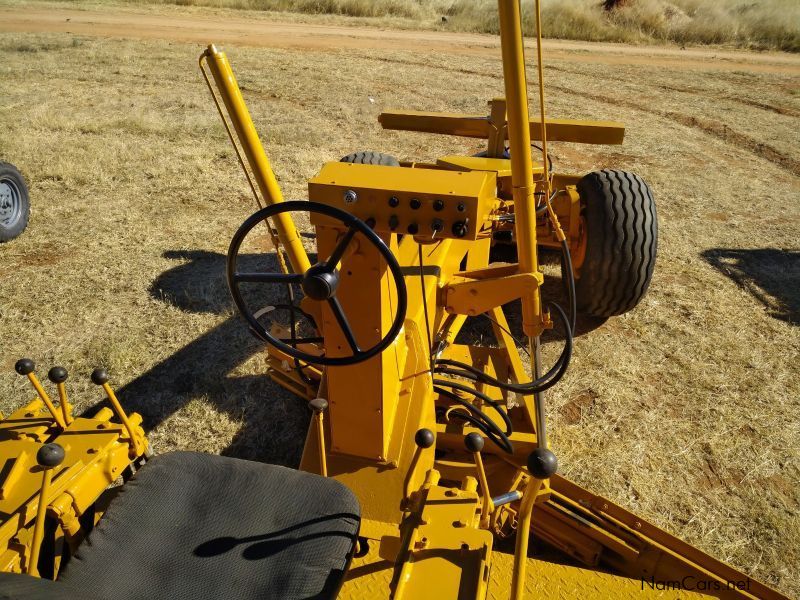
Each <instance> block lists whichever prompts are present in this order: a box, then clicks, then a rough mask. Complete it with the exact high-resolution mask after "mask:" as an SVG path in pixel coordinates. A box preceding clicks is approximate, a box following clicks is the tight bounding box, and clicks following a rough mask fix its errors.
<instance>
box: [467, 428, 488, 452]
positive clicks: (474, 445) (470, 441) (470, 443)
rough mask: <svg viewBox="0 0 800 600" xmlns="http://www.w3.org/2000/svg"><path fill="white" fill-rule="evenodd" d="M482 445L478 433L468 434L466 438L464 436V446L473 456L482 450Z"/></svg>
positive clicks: (482, 442)
mask: <svg viewBox="0 0 800 600" xmlns="http://www.w3.org/2000/svg"><path fill="white" fill-rule="evenodd" d="M483 444H484V441H483V437H481V434H480V433H475V432H474V431H473V432H472V433H468V434H467V435H466V436H464V446H465V447H466V448H467V450H468V451H469V452H472V453H473V454H474V453H476V452H480V451H481V450H483Z"/></svg>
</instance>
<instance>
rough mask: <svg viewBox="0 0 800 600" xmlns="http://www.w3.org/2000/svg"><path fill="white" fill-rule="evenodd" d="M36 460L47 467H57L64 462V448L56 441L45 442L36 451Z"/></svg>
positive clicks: (41, 465) (43, 466)
mask: <svg viewBox="0 0 800 600" xmlns="http://www.w3.org/2000/svg"><path fill="white" fill-rule="evenodd" d="M36 462H37V463H38V464H39V466H40V467H42V468H45V469H52V468H53V467H57V466H58V465H60V464H61V463H62V462H64V448H62V447H61V446H60V445H59V444H56V443H55V442H50V443H49V444H45V445H44V446H42V447H41V448H39V451H38V452H37V453H36Z"/></svg>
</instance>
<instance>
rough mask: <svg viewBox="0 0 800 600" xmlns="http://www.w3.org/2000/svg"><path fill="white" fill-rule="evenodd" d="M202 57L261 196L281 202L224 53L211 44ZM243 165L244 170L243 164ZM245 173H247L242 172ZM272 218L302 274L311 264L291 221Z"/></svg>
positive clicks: (285, 216) (284, 215)
mask: <svg viewBox="0 0 800 600" xmlns="http://www.w3.org/2000/svg"><path fill="white" fill-rule="evenodd" d="M203 58H206V59H207V60H206V63H207V64H208V67H209V69H210V70H211V75H212V76H213V77H214V81H215V82H216V84H217V89H218V90H219V93H220V96H222V101H223V103H224V104H225V108H226V109H227V111H228V115H229V116H230V119H231V121H232V122H233V127H234V129H235V130H236V136H237V137H238V138H239V142H240V143H241V145H242V148H243V149H244V153H245V156H246V157H247V162H248V164H249V165H250V168H251V169H252V171H253V176H254V177H255V180H256V183H257V184H258V188H259V190H260V191H261V195H262V196H263V197H264V200H265V202H266V203H267V204H275V203H276V202H282V201H283V194H282V193H281V188H280V186H279V185H278V181H277V180H276V179H275V174H274V173H273V172H272V167H271V166H270V164H269V159H268V158H267V155H266V154H265V153H264V147H263V146H262V145H261V140H260V139H259V137H258V132H257V131H256V128H255V125H254V124H253V119H252V118H251V117H250V111H248V110H247V105H246V104H245V103H244V98H242V92H241V90H240V89H239V84H237V83H236V77H234V75H233V71H232V70H231V66H230V63H228V58H227V56H225V53H224V52H219V51H218V50H217V49H216V47H214V44H210V45H209V46H208V48H207V49H206V51H205V52H204V53H203V55H202V56H201V57H200V60H201V61H202V60H203ZM212 93H213V91H212ZM223 119H224V116H223ZM231 141H233V140H231ZM237 152H238V150H237ZM242 166H243V167H244V165H242ZM245 174H247V173H246V172H245ZM273 218H274V220H275V228H276V229H277V230H278V238H279V239H280V241H281V244H282V245H283V247H284V249H285V250H286V254H287V255H288V256H289V262H291V264H292V269H293V270H294V272H295V273H305V272H306V271H307V270H308V269H309V267H310V266H311V263H310V262H309V260H308V255H307V254H306V251H305V248H304V247H303V242H302V240H301V239H300V235H299V234H298V233H297V228H296V227H295V224H294V221H292V218H291V216H289V214H288V213H282V214H279V215H276V216H275V217H273ZM275 251H276V252H280V249H279V248H275Z"/></svg>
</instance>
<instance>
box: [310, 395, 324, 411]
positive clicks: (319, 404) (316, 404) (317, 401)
mask: <svg viewBox="0 0 800 600" xmlns="http://www.w3.org/2000/svg"><path fill="white" fill-rule="evenodd" d="M308 405H309V406H310V407H311V410H313V411H314V412H315V413H321V412H325V411H326V410H328V401H327V400H325V398H314V399H313V400H312V401H311V402H309V403H308Z"/></svg>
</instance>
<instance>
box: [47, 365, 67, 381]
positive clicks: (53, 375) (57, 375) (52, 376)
mask: <svg viewBox="0 0 800 600" xmlns="http://www.w3.org/2000/svg"><path fill="white" fill-rule="evenodd" d="M47 378H48V379H49V380H50V381H52V382H53V383H64V382H65V381H66V380H67V370H66V369H65V368H64V367H53V368H52V369H50V371H49V372H48V373H47Z"/></svg>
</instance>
